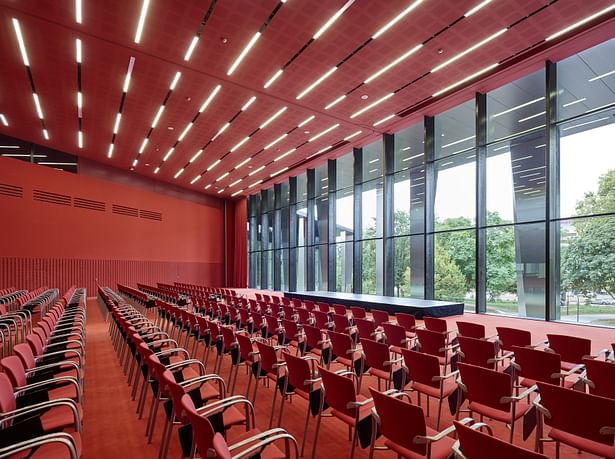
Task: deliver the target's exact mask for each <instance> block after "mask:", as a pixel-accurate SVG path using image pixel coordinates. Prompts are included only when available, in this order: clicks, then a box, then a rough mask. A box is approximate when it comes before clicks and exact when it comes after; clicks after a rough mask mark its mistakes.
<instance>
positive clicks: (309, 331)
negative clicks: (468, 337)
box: [303, 325, 322, 348]
mask: <svg viewBox="0 0 615 459" xmlns="http://www.w3.org/2000/svg"><path fill="white" fill-rule="evenodd" d="M303 332H304V333H305V340H306V342H307V345H308V346H309V347H310V348H321V347H322V346H321V345H320V344H319V341H322V331H321V330H320V328H318V327H313V326H311V325H303Z"/></svg>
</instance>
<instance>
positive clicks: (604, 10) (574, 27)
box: [545, 3, 615, 41]
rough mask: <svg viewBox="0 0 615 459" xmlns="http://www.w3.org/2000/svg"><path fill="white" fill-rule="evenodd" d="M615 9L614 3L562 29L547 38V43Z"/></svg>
mask: <svg viewBox="0 0 615 459" xmlns="http://www.w3.org/2000/svg"><path fill="white" fill-rule="evenodd" d="M613 9H615V3H613V4H612V5H611V6H608V7H606V8H604V9H602V10H600V11H598V12H597V13H594V14H592V15H591V16H587V17H586V18H584V19H581V20H580V21H578V22H575V23H574V24H571V25H569V26H568V27H566V28H564V29H562V30H560V31H558V32H555V33H554V34H552V35H549V36H548V37H547V38H545V41H550V40H553V39H555V38H557V37H559V36H561V35H564V34H565V33H568V32H570V31H571V30H573V29H576V28H577V27H580V26H582V25H583V24H586V23H588V22H590V21H593V20H594V19H596V18H597V17H599V16H602V15H603V14H606V13H608V12H609V11H612V10H613Z"/></svg>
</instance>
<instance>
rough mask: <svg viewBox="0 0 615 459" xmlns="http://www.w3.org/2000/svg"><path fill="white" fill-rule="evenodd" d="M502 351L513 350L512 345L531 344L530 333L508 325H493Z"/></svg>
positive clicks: (523, 345) (526, 345) (524, 345)
mask: <svg viewBox="0 0 615 459" xmlns="http://www.w3.org/2000/svg"><path fill="white" fill-rule="evenodd" d="M495 329H496V330H497V332H498V342H499V343H500V349H501V350H502V352H513V346H519V347H528V346H532V334H531V333H530V332H529V331H527V330H519V329H517V328H509V327H495Z"/></svg>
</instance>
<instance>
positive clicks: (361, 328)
mask: <svg viewBox="0 0 615 459" xmlns="http://www.w3.org/2000/svg"><path fill="white" fill-rule="evenodd" d="M354 323H355V325H356V326H357V331H358V332H359V336H360V337H361V338H366V339H374V333H375V332H376V325H375V324H374V321H373V320H371V319H360V318H358V317H355V319H354Z"/></svg>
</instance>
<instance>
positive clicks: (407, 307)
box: [284, 291, 463, 319]
mask: <svg viewBox="0 0 615 459" xmlns="http://www.w3.org/2000/svg"><path fill="white" fill-rule="evenodd" d="M284 296H286V297H288V298H299V299H301V300H312V301H322V302H324V303H329V304H333V303H337V304H341V305H344V306H346V307H350V306H359V307H362V308H365V309H367V310H370V309H380V310H383V311H387V312H388V313H389V314H394V313H396V312H407V313H410V314H413V315H415V316H416V318H417V319H421V318H422V317H423V316H428V317H448V316H455V315H459V314H463V303H451V302H448V301H434V300H418V299H414V298H399V297H395V296H379V295H361V294H358V293H341V292H318V291H313V292H284Z"/></svg>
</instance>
